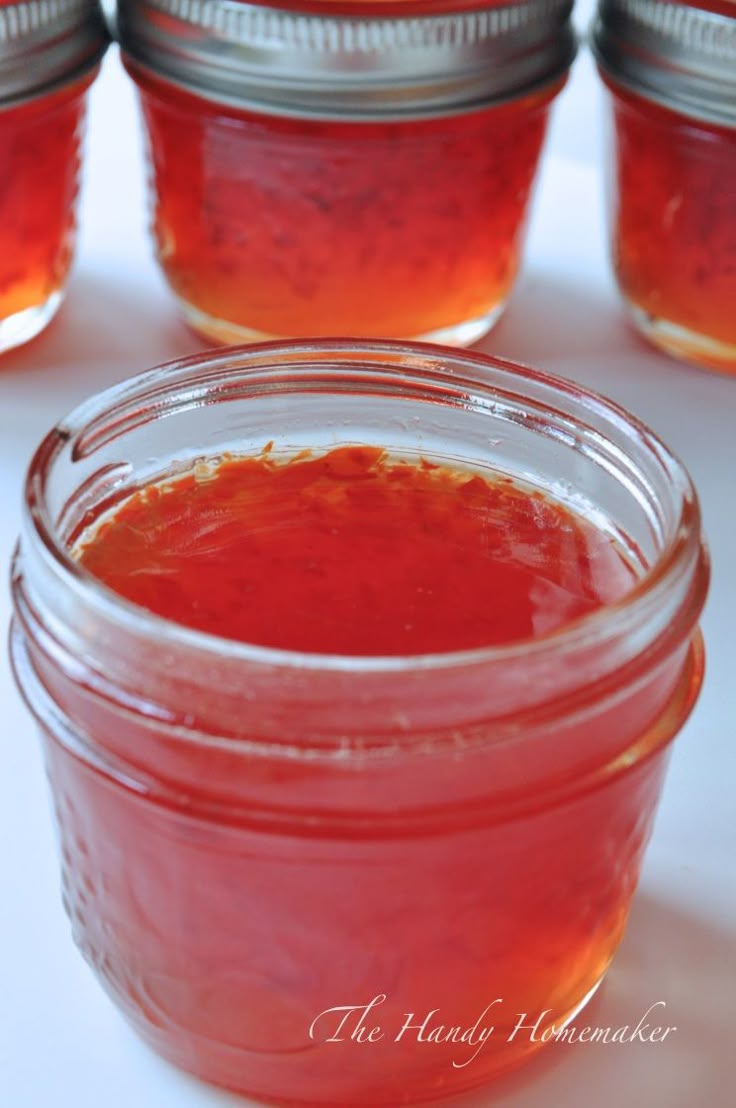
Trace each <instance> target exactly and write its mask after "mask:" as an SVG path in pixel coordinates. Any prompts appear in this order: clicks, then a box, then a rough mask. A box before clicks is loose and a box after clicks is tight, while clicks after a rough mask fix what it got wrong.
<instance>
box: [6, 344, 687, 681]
mask: <svg viewBox="0 0 736 1108" xmlns="http://www.w3.org/2000/svg"><path fill="white" fill-rule="evenodd" d="M320 359H321V360H322V361H323V362H324V363H325V364H323V365H322V366H321V367H319V365H318V363H319V361H320ZM397 368H400V369H402V371H405V370H406V369H407V368H410V369H411V368H413V369H414V370H415V371H416V372H417V373H418V374H419V375H420V376H421V378H422V380H423V381H424V382H425V383H426V384H427V387H429V388H432V389H434V390H435V391H436V392H437V393H438V395H439V396H443V395H444V397H445V399H447V398H449V397H450V396H451V395H452V394H454V395H455V396H456V397H462V396H463V395H464V394H463V389H464V388H466V389H467V388H472V389H473V390H474V391H475V392H483V391H484V390H485V392H486V393H487V395H486V397H485V403H486V404H488V405H493V404H496V405H498V404H502V403H503V400H504V394H503V391H502V390H499V389H498V388H494V387H493V385H492V382H491V380H490V378H489V379H488V380H484V374H486V373H488V371H489V370H492V371H493V372H494V373H495V374H496V375H498V376H500V378H502V379H504V380H506V381H507V382H508V384H509V386H512V387H513V389H512V390H511V391H509V393H507V394H506V395H507V396H513V395H516V396H518V395H519V386H521V387H522V393H521V395H525V394H524V391H523V390H526V392H527V393H530V392H532V393H533V392H535V391H536V392H537V393H539V394H540V395H548V397H549V399H550V400H554V401H555V404H556V410H557V413H558V414H559V412H560V411H564V406H565V404H567V405H568V406H569V405H570V404H572V405H575V404H578V405H580V407H581V409H582V410H583V411H585V412H586V414H589V415H591V416H593V417H596V418H598V419H602V420H603V421H605V422H607V423H608V424H610V425H611V426H612V427H614V428H616V430H617V431H621V432H625V433H626V434H628V435H629V437H630V438H631V441H632V443H635V444H636V445H637V446H638V448H640V449H643V450H644V451H646V452H648V454H649V455H650V457H651V459H652V460H654V461H655V462H656V464H657V465H658V467H660V468H661V470H662V472H663V475H664V478H665V482H666V487H667V490H668V492H670V493H671V495H672V498H673V501H676V503H675V516H674V523H673V525H672V526H671V527H670V533H669V535H668V536H667V539H666V542H665V543H664V545H663V547H662V549H661V551H660V552H659V554H658V556H657V558H656V560H654V561H653V563H652V564H651V565H650V566H648V567H647V568H646V569H645V570H644V571H643V572H642V574H641V575H639V576H637V577H636V579H635V581H634V583H633V585H632V587H631V588H630V589H629V590H627V592H626V593H625V594H623V595H622V596H621V597H620V598H619V599H618V600H616V601H613V602H609V603H606V604H604V605H603V606H601V607H600V608H597V609H595V610H594V611H592V612H590V613H588V614H586V615H584V616H582V617H579V618H578V619H576V620H574V621H570V622H568V623H564V624H562V625H561V626H559V627H557V628H555V629H554V630H552V631H547V632H544V633H542V634H539V635H538V636H535V637H533V638H524V639H518V640H514V641H513V642H510V643H506V644H502V645H495V646H487V647H477V648H473V649H470V650H455V651H447V652H438V653H426V654H412V655H410V654H406V655H349V654H320V653H312V652H306V651H299V650H288V649H282V648H278V647H271V646H262V645H259V644H255V643H247V642H242V641H239V640H234V639H228V638H224V637H220V636H218V635H215V634H212V633H209V632H205V631H201V630H198V629H195V628H192V627H187V626H185V625H183V624H180V623H177V622H175V621H173V620H170V619H168V618H165V617H163V616H160V615H157V614H155V613H153V612H150V611H148V610H147V609H145V608H142V607H140V606H138V605H136V604H133V603H132V602H130V601H128V600H125V599H124V598H123V597H121V596H119V595H118V594H116V593H115V592H114V591H113V590H111V589H109V588H108V587H107V586H105V585H103V584H102V583H101V582H100V581H99V580H97V579H96V578H95V577H94V576H93V575H92V574H91V573H89V571H88V570H86V569H85V568H84V567H83V566H82V565H81V564H80V563H79V562H78V561H77V560H75V559H74V557H73V556H72V554H71V553H70V549H69V547H68V545H67V543H66V542H65V541H64V540H63V539H62V537H61V536H60V534H59V528H58V525H57V524H56V523H55V522H54V521H53V520H52V518H51V516H50V514H49V511H48V507H47V504H46V500H45V490H46V487H47V483H48V478H49V475H50V473H51V470H52V468H53V465H54V463H55V461H56V460H57V458H58V457H59V455H60V454H61V453H62V452H63V451H69V452H71V454H72V456H73V457H75V458H78V457H83V456H86V454H88V453H89V454H91V453H93V452H94V450H95V449H96V448H97V447H98V446H99V445H100V444H101V442H103V441H106V437H105V436H108V437H109V436H110V435H112V436H115V437H116V436H117V435H119V434H122V433H124V430H125V426H126V422H127V424H128V425H131V421H135V420H139V421H140V420H141V418H142V414H141V413H142V407H143V405H144V403H145V404H148V405H150V406H151V408H152V411H153V415H152V416H151V418H153V419H157V418H161V417H163V416H165V415H169V414H172V413H173V412H175V411H176V410H181V408H182V407H184V406H188V407H192V406H196V405H197V403H198V397H199V399H201V396H202V395H203V390H206V388H207V386H208V383H209V385H210V386H211V385H212V383H213V380H214V379H215V378H216V377H218V375H222V373H223V371H225V372H226V373H227V371H231V372H232V374H233V378H234V379H235V378H237V380H240V379H241V378H239V377H237V374H236V372H235V371H238V372H239V373H240V374H244V373H247V374H248V375H250V376H252V375H253V373H254V371H256V370H259V371H262V372H265V373H266V374H268V372H269V371H272V372H273V373H274V374H277V372H283V371H284V370H287V371H288V373H289V375H290V377H291V378H292V379H294V378H300V377H301V378H303V379H307V378H308V376H309V375H310V374H311V375H313V376H314V375H315V374H316V377H317V378H318V379H319V380H325V381H329V380H333V381H336V380H338V379H339V378H340V377H341V375H342V376H343V377H344V375H345V373H346V370H352V372H353V375H354V376H355V375H357V377H356V379H357V378H359V376H360V374H361V373H362V374H363V375H366V374H367V375H368V376H369V377H370V379H371V380H375V381H384V382H385V383H386V384H389V383H392V382H393V383H396V378H397V372H396V371H397ZM198 370H199V371H201V372H200V373H199V375H197V371H198ZM243 379H244V380H246V381H247V380H248V378H247V377H245V378H243ZM177 386H179V392H180V398H181V405H180V407H179V409H176V408H171V407H169V408H167V409H166V410H164V396H165V394H166V393H167V392H171V390H172V389H173V390H176V388H177ZM245 387H246V389H247V384H246V385H245ZM198 390H199V391H198ZM552 410H555V409H552ZM106 419H108V420H110V423H109V427H107V429H106V425H105V420H106ZM27 547H28V548H30V547H34V548H35V549H36V550H37V551H38V552H39V553H40V555H41V557H42V558H43V561H44V563H45V568H46V569H50V570H51V572H52V574H53V576H54V578H55V583H56V585H57V586H61V587H63V588H64V589H66V590H70V591H71V592H72V593H73V594H74V595H75V596H76V597H77V599H80V600H83V601H84V602H86V603H88V604H89V605H90V606H91V608H92V610H94V611H96V612H98V613H99V614H101V615H103V616H104V617H105V618H107V619H108V620H109V621H110V622H111V623H112V624H113V625H115V626H117V627H118V628H119V629H120V630H121V631H124V632H129V633H132V634H137V635H142V636H145V637H146V638H147V639H148V640H149V641H150V640H151V639H152V638H155V640H156V641H157V642H160V643H161V645H162V646H170V647H174V646H176V647H186V648H189V649H191V650H193V651H196V652H199V653H201V654H202V656H203V657H208V658H210V659H213V660H214V659H223V658H226V659H227V660H228V661H229V662H233V663H241V662H242V663H243V664H250V665H253V664H262V665H266V666H268V667H271V668H279V669H289V670H299V671H312V672H315V671H322V672H332V673H348V674H349V673H353V674H359V673H365V674H374V675H375V674H381V673H401V672H407V671H425V672H426V671H433V670H438V671H444V670H448V669H452V668H455V667H462V666H468V665H475V664H484V665H485V664H494V663H503V662H513V661H515V660H518V659H522V658H529V659H531V658H534V659H539V658H543V657H544V656H545V655H546V656H550V655H554V656H555V657H559V656H560V655H562V654H564V653H567V652H570V653H575V652H577V651H580V650H585V648H586V647H589V646H590V645H593V644H600V643H601V642H605V641H608V640H609V639H611V640H612V639H614V638H616V637H618V636H621V635H622V634H625V633H626V631H627V629H630V628H632V627H636V626H638V624H639V623H640V621H641V620H642V619H645V618H646V615H647V613H650V614H651V613H652V612H656V611H657V609H658V607H659V606H660V603H661V601H662V598H663V597H664V596H665V595H666V594H668V592H669V590H671V589H672V588H677V587H678V586H679V588H680V590H681V591H682V593H683V595H684V596H686V597H688V596H689V601H688V607H689V611H688V616H689V618H690V623H691V625H694V623H695V620H696V619H697V616H698V614H699V612H700V609H701V607H702V603H703V600H704V596H705V591H706V587H707V555H706V553H705V549H704V546H703V543H702V538H701V529H700V508H699V503H698V498H697V494H696V492H695V489H694V487H693V484H692V481H691V479H690V477H689V475H688V473H687V471H686V469H685V467H684V466H683V464H682V463H681V462H680V460H679V459H678V458H677V457H676V455H675V454H674V453H673V452H672V451H671V450H670V449H669V448H668V447H667V446H665V445H664V443H663V442H662V441H661V439H660V438H659V437H658V436H657V435H656V434H655V433H654V432H653V431H652V430H651V429H650V428H649V427H648V426H647V425H646V424H644V423H643V422H642V421H641V420H639V419H638V418H637V417H635V416H633V415H632V414H631V413H629V412H627V411H626V410H625V409H624V408H622V407H620V406H619V405H618V404H616V403H615V402H613V401H611V400H609V399H607V398H605V397H603V396H601V395H599V394H597V393H595V392H593V391H592V390H588V389H586V388H583V387H581V386H579V385H578V384H576V383H574V382H572V381H570V380H567V379H565V378H563V377H559V376H555V375H552V374H548V373H543V372H541V371H538V370H534V369H532V368H530V367H527V366H524V365H520V364H518V363H515V362H512V361H509V360H506V359H503V358H498V357H495V356H491V355H486V354H480V353H475V352H469V351H459V350H457V349H454V348H450V347H441V346H434V345H429V344H422V343H398V342H388V341H380V340H376V341H365V342H362V341H361V342H355V341H351V340H324V341H323V340H314V341H303V342H288V343H282V342H269V343H260V344H255V345H249V346H242V347H228V348H226V349H225V350H222V351H210V352H205V353H204V354H202V353H200V354H194V355H190V356H189V357H186V358H183V359H177V360H175V361H172V362H169V363H166V364H165V365H163V366H160V367H158V368H155V369H152V370H149V371H147V372H145V373H142V374H139V375H137V376H134V377H131V378H128V379H126V380H124V381H122V382H121V383H119V384H117V385H113V386H112V387H110V388H108V389H105V390H103V391H101V392H99V393H97V394H95V395H94V396H92V397H90V398H89V399H87V400H86V401H84V402H83V403H81V404H80V405H78V406H77V407H76V408H75V409H73V411H72V412H71V413H69V415H68V416H66V417H65V418H64V419H62V420H61V422H60V423H58V424H57V425H56V426H55V427H54V428H53V429H52V430H51V431H50V432H49V433H48V434H47V435H46V436H45V438H44V439H43V440H42V442H41V443H40V445H39V446H38V448H37V450H36V451H35V453H34V455H33V457H32V459H31V462H30V464H29V467H28V471H27V476H26V482H25V495H24V504H23V522H22V532H21V543H20V548H19V550H20V554H19V556H18V558H19V559H21V560H22V559H24V557H25V555H26V554H27V552H28V551H27V549H26V548H27ZM699 567H700V568H701V569H703V570H704V571H705V572H704V578H703V580H702V581H701V583H700V587H699V588H696V589H695V590H694V592H693V590H692V589H691V588H690V584H691V582H692V579H693V578H694V576H695V574H696V573H697V570H698V568H699ZM690 594H692V595H690Z"/></svg>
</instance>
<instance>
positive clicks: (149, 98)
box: [130, 63, 561, 341]
mask: <svg viewBox="0 0 736 1108" xmlns="http://www.w3.org/2000/svg"><path fill="white" fill-rule="evenodd" d="M130 68H131V72H132V74H133V76H134V77H135V79H136V81H137V83H138V85H139V88H140V91H141V98H142V105H143V113H144V117H145V122H146V126H147V129H148V137H149V143H148V146H149V152H150V157H151V159H152V187H153V194H154V220H153V223H154V232H155V238H156V244H157V249H158V257H159V261H160V263H161V265H162V267H163V270H164V272H165V274H166V277H167V279H168V281H169V283H170V285H171V287H172V289H173V290H174V292H175V293H176V295H177V297H178V298H179V300H180V302H181V304H182V306H183V308H184V311H185V313H186V315H187V318H188V319H189V320H190V322H192V324H193V325H194V326H195V327H197V328H198V329H199V330H201V331H203V332H204V333H205V334H207V335H210V336H211V337H214V338H217V339H224V340H226V341H237V340H238V339H243V340H248V339H252V338H254V337H259V336H260V337H263V336H317V335H325V334H359V335H365V336H374V337H381V336H383V337H396V336H399V337H400V336H404V337H410V336H427V335H437V334H438V333H439V334H440V335H443V336H444V337H445V338H447V339H448V340H449V339H452V340H459V341H470V340H471V339H472V338H473V337H474V336H477V335H478V334H480V333H482V332H483V331H484V330H486V329H487V328H488V326H490V323H491V322H492V319H493V318H494V317H495V316H496V315H497V314H498V312H500V310H501V308H502V306H503V303H504V302H505V300H506V298H507V296H508V295H509V292H510V289H511V285H512V282H513V280H514V277H515V275H516V271H517V268H518V265H519V255H520V250H521V245H522V241H523V236H524V230H525V220H526V214H527V208H528V203H529V198H530V190H531V186H532V182H533V179H534V175H535V171H536V167H537V161H538V157H539V152H540V147H541V144H542V139H543V136H544V132H545V126H546V121H547V116H548V110H549V106H550V102H551V100H552V98H553V96H554V94H555V93H556V92H557V91H559V88H560V84H561V82H560V81H559V80H558V81H555V82H554V83H553V84H552V85H551V86H548V87H547V88H546V89H544V90H543V91H541V92H535V93H533V94H531V95H520V96H519V97H517V98H515V99H513V100H510V101H508V102H506V103H502V104H498V105H495V106H493V107H490V108H484V109H483V110H474V111H469V112H466V113H465V114H453V115H446V116H441V117H438V118H431V119H414V120H403V121H402V120H401V119H396V120H392V121H387V122H377V121H374V122H370V121H367V120H366V121H343V122H340V121H319V120H313V119H290V118H286V117H280V116H268V115H260V114H256V113H254V112H249V111H246V110H239V109H236V108H228V107H225V106H224V105H218V104H214V103H212V102H209V101H208V100H206V99H204V98H201V97H197V96H194V95H191V94H189V93H185V92H183V91H181V90H178V89H176V88H174V87H173V85H169V84H167V83H165V82H163V81H160V80H156V79H154V78H153V77H151V76H149V75H147V74H145V73H144V72H143V71H141V70H139V69H137V68H136V67H135V65H134V64H132V63H131V65H130ZM335 95H336V97H337V98H338V99H339V93H337V92H336V94H335Z"/></svg>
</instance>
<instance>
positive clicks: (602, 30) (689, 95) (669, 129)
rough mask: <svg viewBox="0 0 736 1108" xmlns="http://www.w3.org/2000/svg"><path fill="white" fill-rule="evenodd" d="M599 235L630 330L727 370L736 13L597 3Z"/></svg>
mask: <svg viewBox="0 0 736 1108" xmlns="http://www.w3.org/2000/svg"><path fill="white" fill-rule="evenodd" d="M593 48H594V51H595V54H596V57H597V60H598V66H599V69H600V71H601V74H602V76H603V79H604V80H605V82H606V85H607V86H608V89H609V91H610V94H611V104H612V119H613V137H612V140H611V143H610V151H611V166H610V172H609V182H608V185H609V209H610V236H611V244H612V246H611V249H612V255H613V265H614V269H615V272H616V277H617V280H618V283H619V286H620V289H621V292H622V294H623V296H624V298H625V300H626V302H627V304H628V306H629V308H630V311H631V315H632V317H633V320H634V322H635V324H636V325H637V327H638V328H639V330H640V331H641V332H642V333H643V334H644V335H645V336H646V337H647V338H648V339H650V340H651V341H652V342H653V343H655V344H656V345H657V346H659V347H661V348H663V349H664V350H667V351H668V352H670V353H671V354H674V355H675V356H676V357H680V358H684V359H685V360H687V361H691V362H695V363H696V364H699V365H704V366H709V367H712V368H715V369H720V370H723V371H725V372H731V373H733V372H736V4H733V3H729V2H727V0H721V2H720V3H719V2H717V0H713V2H709V3H707V4H706V5H695V4H680V3H669V2H662V0H602V3H601V5H600V7H599V10H598V15H597V19H596V23H595V27H594V32H593Z"/></svg>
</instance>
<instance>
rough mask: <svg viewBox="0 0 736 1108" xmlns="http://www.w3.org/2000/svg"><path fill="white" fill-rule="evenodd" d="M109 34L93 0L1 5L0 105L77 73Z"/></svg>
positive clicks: (90, 61)
mask: <svg viewBox="0 0 736 1108" xmlns="http://www.w3.org/2000/svg"><path fill="white" fill-rule="evenodd" d="M108 42H109V35H108V31H107V26H106V24H105V19H104V16H103V14H102V10H101V8H100V5H99V3H98V2H97V0H26V2H25V3H19V4H9V5H3V6H1V7H0V107H7V106H8V105H12V104H16V103H18V102H19V101H23V100H29V99H32V98H33V97H35V96H39V95H41V94H45V93H47V92H51V91H53V90H54V89H55V88H56V87H57V86H59V85H62V84H66V83H67V81H71V80H75V79H76V78H77V77H81V76H82V75H83V74H84V73H85V72H87V70H89V69H91V68H92V67H93V66H94V65H96V64H97V62H98V61H99V60H100V58H101V57H102V55H103V54H104V52H105V50H106V48H107V44H108Z"/></svg>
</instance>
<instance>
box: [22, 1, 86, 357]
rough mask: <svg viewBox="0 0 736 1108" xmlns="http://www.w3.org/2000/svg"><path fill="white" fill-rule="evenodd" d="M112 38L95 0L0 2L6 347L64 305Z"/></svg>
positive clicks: (37, 328) (28, 334) (40, 326)
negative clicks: (91, 106)
mask: <svg viewBox="0 0 736 1108" xmlns="http://www.w3.org/2000/svg"><path fill="white" fill-rule="evenodd" d="M107 42H108V36H107V30H106V27H105V23H104V20H103V17H102V12H101V10H100V7H99V5H98V3H97V2H96V0H61V2H59V3H53V4H52V3H48V2H47V0H27V2H25V3H17V4H14V3H11V4H8V3H3V2H0V353H2V352H3V351H5V350H9V349H11V348H13V347H15V346H19V345H21V344H22V343H24V342H28V341H29V340H30V339H32V338H33V337H34V336H35V335H37V334H38V333H39V331H41V330H42V329H43V328H44V327H45V326H46V324H47V323H48V322H49V320H50V319H51V318H52V316H53V315H54V312H55V311H56V309H57V308H58V306H59V304H60V303H61V300H62V297H63V291H64V285H65V282H66V279H67V275H68V272H69V267H70V265H71V261H72V255H73V249H74V232H75V207H76V200H77V193H78V189H79V169H80V149H79V148H80V139H81V133H82V127H83V122H84V111H85V96H86V92H87V89H88V88H89V86H90V84H91V82H92V80H93V79H94V76H95V74H96V72H97V68H98V65H99V62H100V59H101V57H102V55H103V53H104V51H105V48H106V46H107Z"/></svg>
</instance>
